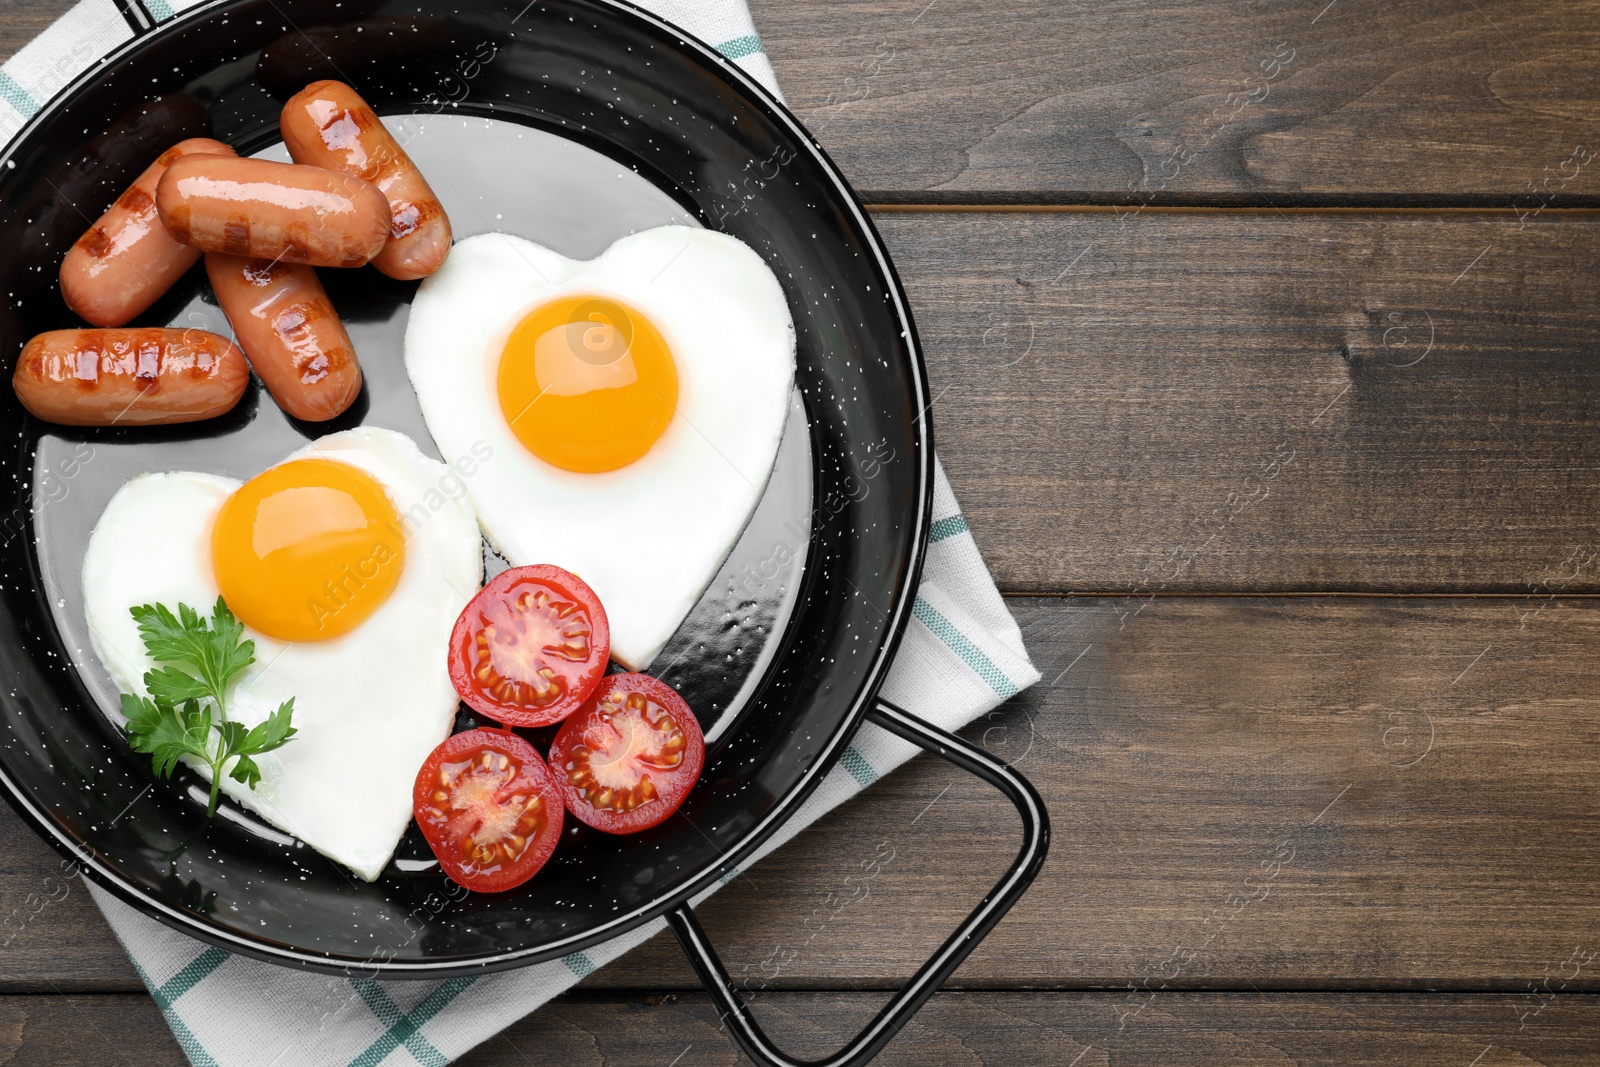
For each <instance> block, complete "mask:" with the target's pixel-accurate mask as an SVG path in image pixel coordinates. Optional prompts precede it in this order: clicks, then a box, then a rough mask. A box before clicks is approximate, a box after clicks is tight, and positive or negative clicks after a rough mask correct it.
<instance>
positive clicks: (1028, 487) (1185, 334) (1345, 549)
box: [877, 211, 1600, 595]
mask: <svg viewBox="0 0 1600 1067" xmlns="http://www.w3.org/2000/svg"><path fill="white" fill-rule="evenodd" d="M877 222H878V226H879V228H880V229H881V231H882V233H883V235H884V237H885V238H886V240H887V242H888V245H889V247H890V250H891V251H892V253H893V255H894V258H895V262H896V263H897V265H898V268H899V270H900V273H901V277H902V278H903V279H904V280H905V284H906V287H907V289H908V292H909V294H910V297H911V302H912V305H913V309H914V311H915V315H916V319H917V324H918V327H919V330H920V333H921V337H922V340H923V344H924V347H925V350H926V356H927V362H928V366H929V376H930V379H931V388H932V392H933V396H934V398H935V402H934V405H933V413H934V417H933V425H934V432H935V439H936V440H937V441H938V443H939V452H940V455H941V456H942V457H943V460H944V464H945V468H946V470H947V471H948V472H949V474H950V478H951V481H952V482H953V483H954V485H955V488H956V492H957V495H958V497H960V499H961V500H962V502H963V505H964V507H965V509H966V513H967V520H968V522H969V524H970V525H971V527H972V528H973V530H974V531H975V532H976V536H977V539H978V544H979V545H980V546H981V548H982V549H983V551H984V554H985V558H986V559H987V561H988V562H989V564H990V566H991V567H992V569H993V571H994V574H995V577H996V579H997V580H998V581H999V583H1000V585H1001V587H1002V588H1003V589H1006V590H1008V591H1016V592H1068V591H1076V592H1096V593H1107V594H1132V593H1138V594H1141V595H1142V594H1146V593H1175V592H1240V593H1244V592H1281V591H1364V592H1497V593H1513V594H1526V593H1529V592H1530V591H1532V592H1534V593H1536V594H1538V595H1543V594H1544V593H1546V592H1549V591H1551V590H1552V589H1553V590H1559V591H1564V592H1568V593H1576V592H1593V591H1596V590H1600V568H1597V567H1595V566H1594V560H1595V555H1596V549H1595V548H1594V547H1593V546H1595V545H1596V544H1597V537H1600V531H1597V529H1596V521H1595V515H1594V509H1593V506H1592V505H1593V501H1594V499H1595V497H1596V493H1597V492H1600V434H1597V433H1596V432H1595V430H1596V420H1597V418H1600V361H1597V360H1596V359H1595V353H1596V351H1597V350H1600V290H1597V289H1596V287H1595V286H1593V285H1590V284H1588V282H1587V281H1586V279H1587V278H1589V277H1591V276H1592V275H1593V274H1595V273H1596V271H1597V270H1600V219H1597V218H1583V219H1572V218H1568V219H1565V220H1563V221H1560V222H1556V221H1552V217H1551V216H1550V215H1549V214H1548V213H1547V214H1545V215H1544V216H1541V217H1539V218H1535V219H1530V220H1528V221H1527V223H1526V226H1525V227H1523V228H1522V229H1519V228H1518V222H1517V219H1516V218H1515V217H1514V216H1509V215H1498V216H1497V215H1473V214H1467V215H1458V214H1443V215H1441V214H1430V213H1421V214H1400V215H1395V214H1390V215H1372V214H1366V213H1357V214H1332V215H1327V214H1297V215H1280V214H1278V213H1276V212H1271V211H1266V212H1260V213H1239V212H1222V213H1202V214H1171V213H1155V212H1145V213H1142V214H1137V215H1129V216H1126V217H1120V218H1119V216H1118V215H1116V214H1109V213H1093V214H1082V213H1059V212H1054V213H1052V212H1028V213H1014V212H949V213H940V214H926V213H910V214H899V213H889V214H880V215H879V216H878V218H877ZM1574 553H1576V554H1574Z"/></svg>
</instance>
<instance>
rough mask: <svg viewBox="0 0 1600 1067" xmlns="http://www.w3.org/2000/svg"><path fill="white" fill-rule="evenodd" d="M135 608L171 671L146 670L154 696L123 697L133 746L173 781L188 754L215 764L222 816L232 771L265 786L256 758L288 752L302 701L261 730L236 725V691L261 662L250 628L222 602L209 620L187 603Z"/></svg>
mask: <svg viewBox="0 0 1600 1067" xmlns="http://www.w3.org/2000/svg"><path fill="white" fill-rule="evenodd" d="M131 610H132V612H133V618H134V621H135V622H136V623H138V626H139V636H140V637H141V638H142V639H143V640H144V647H145V651H146V652H148V653H149V654H150V658H151V659H153V660H155V661H156V662H157V663H161V664H165V666H162V667H159V668H157V669H155V670H151V671H146V672H145V676H144V684H145V688H146V689H147V690H148V691H149V693H150V695H149V697H138V696H132V695H124V696H123V698H122V713H123V715H125V716H127V719H128V738H129V743H130V744H131V745H132V746H133V748H134V751H136V752H146V753H149V754H150V755H151V756H153V757H154V765H155V772H156V774H158V775H160V776H161V777H163V778H167V777H170V776H171V775H172V771H173V768H174V767H176V766H177V763H178V761H179V760H180V759H182V758H184V757H185V756H189V757H193V758H194V759H197V760H200V761H201V762H203V763H205V764H207V765H209V766H210V768H211V801H210V804H209V805H208V806H207V808H206V817H207V818H209V817H211V816H212V815H213V814H215V813H216V810H217V798H218V795H219V793H220V791H221V788H222V777H223V774H224V773H227V775H228V777H230V778H232V779H233V780H234V781H236V782H241V783H243V784H244V785H246V786H248V787H250V788H251V789H254V788H255V787H256V786H257V784H259V783H260V781H261V768H260V766H258V765H257V763H256V761H255V760H253V759H251V758H250V757H251V756H256V755H260V754H261V753H263V752H271V751H272V750H273V749H277V748H282V747H283V745H284V744H285V743H287V742H288V741H289V740H290V739H291V738H292V737H293V736H294V734H295V728H294V726H293V725H292V723H291V718H292V716H293V715H294V699H293V698H292V697H291V698H290V699H289V700H287V701H285V702H284V703H283V705H282V706H281V707H279V708H278V710H277V711H275V712H273V713H272V714H271V715H269V716H267V718H266V720H265V721H263V722H261V723H258V724H257V725H256V726H255V727H254V728H253V729H251V728H248V727H246V726H245V725H244V724H243V723H238V722H231V721H229V719H228V716H227V695H228V686H229V685H231V684H232V682H233V680H234V679H235V678H237V677H238V676H239V674H240V673H242V672H243V671H244V670H245V668H247V667H249V666H250V664H252V663H254V662H255V658H256V657H255V642H253V641H249V640H246V639H245V637H244V626H243V625H242V624H241V623H240V622H239V620H238V619H236V618H234V616H233V612H231V611H229V610H228V606H227V605H226V604H225V603H223V602H222V598H221V597H218V598H217V603H216V605H215V607H213V608H212V611H211V620H210V622H209V623H207V621H206V620H205V619H203V618H201V616H200V613H199V612H197V611H195V610H194V609H193V608H191V607H190V606H189V605H187V604H179V605H178V610H177V613H176V614H174V613H173V612H172V610H171V609H169V608H167V607H166V606H165V605H162V604H145V605H142V606H140V607H136V608H133V609H131ZM208 702H209V703H208ZM213 710H214V711H215V713H216V714H215V721H213V717H212V712H213ZM213 734H214V735H215V740H213ZM229 763H232V764H233V767H232V769H231V770H228V765H229Z"/></svg>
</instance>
